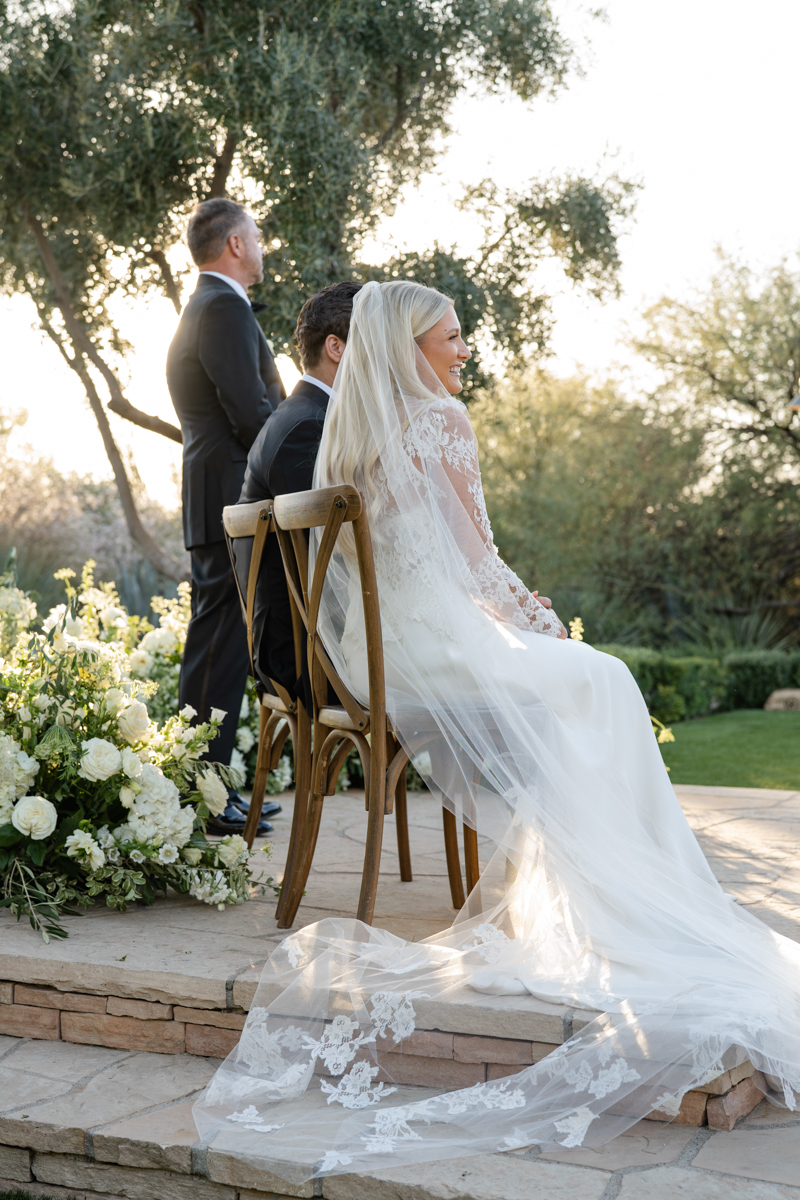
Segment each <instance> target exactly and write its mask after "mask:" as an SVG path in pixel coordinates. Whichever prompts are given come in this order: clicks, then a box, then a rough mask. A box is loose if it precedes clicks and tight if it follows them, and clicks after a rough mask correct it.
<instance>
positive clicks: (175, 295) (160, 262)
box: [147, 247, 181, 316]
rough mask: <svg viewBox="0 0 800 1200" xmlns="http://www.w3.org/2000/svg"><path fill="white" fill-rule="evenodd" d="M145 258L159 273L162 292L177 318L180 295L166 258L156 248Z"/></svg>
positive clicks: (179, 310)
mask: <svg viewBox="0 0 800 1200" xmlns="http://www.w3.org/2000/svg"><path fill="white" fill-rule="evenodd" d="M147 257H148V258H149V259H152V261H153V262H154V263H155V264H156V266H157V267H158V269H159V271H160V272H161V282H162V283H163V284H164V291H165V292H166V293H167V296H168V297H169V298H170V300H171V301H172V307H173V308H174V309H175V312H176V313H177V314H178V316H180V315H181V293H180V288H179V287H178V284H177V283H176V281H175V276H174V275H173V274H172V268H171V267H170V265H169V263H168V262H167V256H166V254H165V253H164V251H163V250H159V249H158V248H157V247H155V248H154V249H152V250H150V251H149V252H148V255H147Z"/></svg>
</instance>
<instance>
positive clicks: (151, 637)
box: [139, 625, 178, 654]
mask: <svg viewBox="0 0 800 1200" xmlns="http://www.w3.org/2000/svg"><path fill="white" fill-rule="evenodd" d="M177 648H178V637H177V634H176V633H175V630H174V629H170V628H169V626H166V625H159V626H157V628H156V629H151V630H150V632H149V633H146V634H145V635H144V637H143V638H142V640H141V642H140V643H139V649H140V650H144V651H145V652H146V653H148V654H171V653H172V652H173V650H176V649H177Z"/></svg>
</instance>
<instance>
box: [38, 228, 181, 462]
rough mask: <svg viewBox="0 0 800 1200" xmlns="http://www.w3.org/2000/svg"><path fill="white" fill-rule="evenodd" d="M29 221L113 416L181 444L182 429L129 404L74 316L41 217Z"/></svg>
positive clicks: (74, 334) (60, 303)
mask: <svg viewBox="0 0 800 1200" xmlns="http://www.w3.org/2000/svg"><path fill="white" fill-rule="evenodd" d="M25 217H26V220H27V222H28V225H29V227H30V229H31V230H32V232H33V236H34V237H35V238H36V244H37V246H38V247H39V253H40V254H41V256H42V260H43V262H44V265H45V269H46V270H47V274H48V275H49V276H50V282H51V283H52V285H53V291H54V292H55V296H56V304H57V305H58V307H59V309H60V310H61V315H62V317H63V318H64V324H65V325H66V327H67V332H68V333H69V336H70V338H71V339H72V343H73V345H74V346H75V348H76V350H80V351H81V353H82V354H85V355H86V357H87V358H88V359H89V362H91V363H92V364H93V366H95V367H97V370H98V371H99V372H100V374H101V375H102V376H103V379H104V380H105V382H106V384H107V386H108V391H109V395H110V397H111V398H110V400H109V402H108V407H109V408H110V409H111V411H112V412H115V413H117V415H118V416H120V417H125V419H126V420H127V421H131V422H132V423H133V424H134V425H140V426H141V428H142V429H149V430H151V431H152V432H153V433H161V434H163V436H164V437H168V438H171V439H172V441H173V442H182V441H183V435H182V433H181V431H180V429H178V428H177V426H175V425H170V423H169V422H168V421H162V420H161V417H154V416H151V415H150V414H149V413H145V412H142V411H141V409H138V408H135V407H134V405H133V404H131V402H130V400H128V399H127V398H126V396H125V395H124V393H123V391H122V388H121V387H120V385H119V380H118V379H117V377H116V375H115V374H114V372H113V371H112V370H111V368H110V367H109V366H108V364H107V363H106V362H105V361H104V360H103V359H102V358H101V356H100V355H99V354H98V352H97V347H96V346H95V344H94V342H93V341H92V340H91V338H90V337H89V335H88V334H87V332H86V330H85V329H84V327H83V325H82V324H81V322H80V321H79V320H78V318H77V317H76V315H75V310H74V309H73V307H72V298H71V296H70V294H69V288H68V286H67V281H66V280H65V278H64V276H63V275H62V273H61V268H60V267H59V265H58V263H57V262H56V259H55V255H54V254H53V250H52V247H51V246H50V242H49V241H48V239H47V234H46V233H45V231H44V228H43V227H42V223H41V221H40V220H39V218H38V217H35V216H34V215H33V214H32V213H31V212H27V211H26V213H25Z"/></svg>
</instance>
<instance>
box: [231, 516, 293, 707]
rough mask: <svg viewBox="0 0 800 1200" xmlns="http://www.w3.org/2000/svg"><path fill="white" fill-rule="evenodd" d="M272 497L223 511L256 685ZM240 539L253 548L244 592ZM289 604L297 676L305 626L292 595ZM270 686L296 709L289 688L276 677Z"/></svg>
mask: <svg viewBox="0 0 800 1200" xmlns="http://www.w3.org/2000/svg"><path fill="white" fill-rule="evenodd" d="M272 504H273V502H272V500H255V501H253V502H252V503H251V504H229V505H226V507H225V508H223V510H222V525H223V528H224V530H225V541H226V543H227V546H228V554H229V555H230V559H231V567H232V568H233V577H234V579H235V580H236V590H237V592H238V593H239V601H240V603H241V605H242V613H243V615H244V623H245V626H246V627H247V649H248V651H249V652H250V669H251V671H252V673H253V678H254V679H255V681H256V684H257V685H258V684H259V676H258V675H257V674H256V668H255V654H254V646H253V615H254V612H255V600H256V587H257V584H258V575H259V572H260V570H261V561H262V558H263V556H264V546H265V544H266V540H267V534H269V533H270V532H273V533H274V532H275V525H274V519H273V515H272ZM237 538H252V539H253V548H252V551H251V554H250V570H249V572H248V576H247V594H246V595H244V594H243V593H242V585H241V583H240V581H239V576H238V573H237V571H236V560H235V557H234V553H233V543H234V541H235V540H236V539H237ZM289 603H290V605H291V611H292V629H293V633H294V654H295V667H296V669H297V673H298V678H299V675H300V665H301V662H302V655H303V649H302V643H303V636H302V627H301V621H300V615H299V613H297V612H296V610H295V604H294V602H293V601H292V598H291V596H290V598H289ZM269 682H270V685H271V687H272V689H273V691H274V693H275V695H276V696H279V697H280V698H281V700H282V701H283V703H284V704H285V705H286V707H287V708H288V709H289V711H290V712H294V711H295V709H296V707H297V703H296V701H295V700H294V699H293V698H292V697H291V696H290V695H289V693H288V692H287V690H286V688H285V687H283V685H282V684H280V683H278V681H277V680H276V679H272V678H271V679H270V681H269Z"/></svg>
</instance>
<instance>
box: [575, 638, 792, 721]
mask: <svg viewBox="0 0 800 1200" xmlns="http://www.w3.org/2000/svg"><path fill="white" fill-rule="evenodd" d="M595 649H597V650H602V651H604V652H605V653H606V654H613V655H614V657H615V658H621V659H622V661H623V662H624V663H625V665H626V666H627V667H628V669H629V671H630V672H631V674H632V675H633V677H634V679H635V680H636V682H637V683H638V685H639V687H640V688H641V690H642V695H643V696H644V698H645V701H646V703H647V707H648V708H649V709H650V712H651V713H652V714H653V716H654V717H657V718H658V720H659V721H663V722H664V724H665V725H669V724H671V723H673V722H676V721H682V720H684V719H685V718H686V717H700V716H704V715H705V714H706V713H711V712H720V711H723V710H725V709H732V708H763V707H764V702H765V700H766V699H767V697H768V696H769V695H770V693H771V692H774V691H776V689H777V688H785V687H800V651H792V652H791V653H787V652H785V651H783V650H740V651H736V652H735V653H731V654H725V655H722V656H721V657H720V658H704V657H702V656H700V655H686V656H683V657H682V656H680V655H676V654H668V653H664V652H662V651H659V650H651V649H649V648H648V647H646V646H617V645H609V646H596V647H595Z"/></svg>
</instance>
